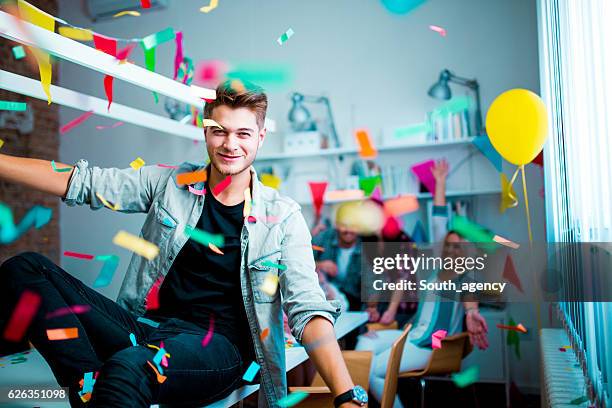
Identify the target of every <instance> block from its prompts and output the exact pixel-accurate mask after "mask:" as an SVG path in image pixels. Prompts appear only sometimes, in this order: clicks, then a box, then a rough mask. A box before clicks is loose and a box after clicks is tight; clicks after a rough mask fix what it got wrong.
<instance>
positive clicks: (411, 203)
mask: <svg viewBox="0 0 612 408" xmlns="http://www.w3.org/2000/svg"><path fill="white" fill-rule="evenodd" d="M383 205H384V208H385V214H386V215H388V216H391V217H397V216H400V215H404V214H408V213H411V212H415V211H416V210H418V209H419V201H418V200H417V198H416V196H413V195H404V196H399V197H397V198H391V199H389V200H387V201H385V202H384V204H383Z"/></svg>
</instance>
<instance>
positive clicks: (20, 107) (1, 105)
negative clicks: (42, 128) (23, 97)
mask: <svg viewBox="0 0 612 408" xmlns="http://www.w3.org/2000/svg"><path fill="white" fill-rule="evenodd" d="M27 109H28V105H27V104H26V103H25V102H11V101H0V110H9V111H17V112H23V111H25V110H27Z"/></svg>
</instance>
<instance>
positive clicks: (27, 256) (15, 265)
mask: <svg viewBox="0 0 612 408" xmlns="http://www.w3.org/2000/svg"><path fill="white" fill-rule="evenodd" d="M46 262H50V261H49V259H48V258H46V257H45V256H44V255H41V254H39V253H37V252H32V251H28V252H21V253H20V254H18V255H15V256H13V257H11V258H9V259H7V260H6V261H4V262H3V263H2V265H0V279H3V280H4V279H11V278H12V277H19V276H22V275H23V274H24V273H25V272H27V271H31V272H42V270H43V265H44V264H45V263H46Z"/></svg>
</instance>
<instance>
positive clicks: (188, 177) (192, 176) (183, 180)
mask: <svg viewBox="0 0 612 408" xmlns="http://www.w3.org/2000/svg"><path fill="white" fill-rule="evenodd" d="M207 178H208V173H207V172H206V170H199V171H192V172H190V173H181V174H177V175H176V184H178V185H182V184H194V183H198V182H200V181H206V180H207Z"/></svg>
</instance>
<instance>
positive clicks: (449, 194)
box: [299, 189, 501, 206]
mask: <svg viewBox="0 0 612 408" xmlns="http://www.w3.org/2000/svg"><path fill="white" fill-rule="evenodd" d="M494 194H501V190H496V189H491V190H474V191H448V192H447V193H446V198H456V197H471V196H480V195H494ZM402 195H410V193H404V194H402ZM414 195H416V198H417V199H418V200H431V199H433V196H432V194H431V193H418V194H414ZM396 197H398V196H393V197H383V200H388V199H391V198H396ZM365 198H368V197H365ZM365 198H364V199H365ZM347 201H355V200H354V199H349V200H344V199H343V200H328V201H325V202H324V203H323V204H338V203H343V202H347ZM299 204H300V205H302V206H307V205H312V202H311V201H307V202H300V203H299Z"/></svg>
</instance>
